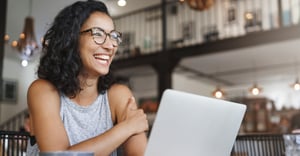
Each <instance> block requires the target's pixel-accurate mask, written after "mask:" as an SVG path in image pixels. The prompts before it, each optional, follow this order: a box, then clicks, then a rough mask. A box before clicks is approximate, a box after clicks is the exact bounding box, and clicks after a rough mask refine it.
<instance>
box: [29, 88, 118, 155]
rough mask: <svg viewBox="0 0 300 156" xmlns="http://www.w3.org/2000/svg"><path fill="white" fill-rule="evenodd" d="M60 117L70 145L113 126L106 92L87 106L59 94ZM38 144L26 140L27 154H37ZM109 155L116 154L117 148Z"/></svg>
mask: <svg viewBox="0 0 300 156" xmlns="http://www.w3.org/2000/svg"><path fill="white" fill-rule="evenodd" d="M60 98H61V108H60V117H61V119H62V121H63V123H64V126H65V129H66V131H67V135H68V137H69V142H70V144H71V145H74V144H77V143H79V142H81V141H83V140H86V139H89V138H92V137H95V136H97V135H99V134H102V133H104V132H106V131H107V130H109V129H111V128H112V127H113V122H112V119H111V112H110V107H109V102H108V97H107V92H105V93H104V94H99V96H98V97H97V99H96V100H95V101H94V102H93V103H92V104H91V105H89V106H80V105H78V104H76V103H74V102H72V101H71V100H70V99H69V98H68V97H67V96H65V95H63V94H61V97H60ZM38 152H39V149H38V146H37V144H34V145H33V146H31V145H30V142H28V147H27V156H38ZM110 156H117V150H115V151H113V153H112V154H111V155H110Z"/></svg>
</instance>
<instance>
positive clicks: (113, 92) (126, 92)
mask: <svg viewBox="0 0 300 156" xmlns="http://www.w3.org/2000/svg"><path fill="white" fill-rule="evenodd" d="M108 94H109V95H110V96H116V97H118V96H120V95H122V97H124V96H126V97H128V96H129V97H131V96H132V92H131V90H130V89H129V88H128V87H127V86H126V85H123V84H114V85H112V86H111V87H110V88H109V90H108Z"/></svg>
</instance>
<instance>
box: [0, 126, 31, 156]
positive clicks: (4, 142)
mask: <svg viewBox="0 0 300 156" xmlns="http://www.w3.org/2000/svg"><path fill="white" fill-rule="evenodd" d="M28 138H29V133H27V132H18V131H0V148H1V149H0V153H1V155H2V156H26V147H27V140H28Z"/></svg>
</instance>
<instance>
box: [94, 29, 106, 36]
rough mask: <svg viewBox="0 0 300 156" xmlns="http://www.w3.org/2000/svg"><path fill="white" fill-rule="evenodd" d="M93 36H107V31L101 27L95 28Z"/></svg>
mask: <svg viewBox="0 0 300 156" xmlns="http://www.w3.org/2000/svg"><path fill="white" fill-rule="evenodd" d="M93 36H96V37H103V36H105V33H104V31H102V30H100V29H94V30H93Z"/></svg>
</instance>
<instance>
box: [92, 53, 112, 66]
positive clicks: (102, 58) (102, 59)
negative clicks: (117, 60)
mask: <svg viewBox="0 0 300 156" xmlns="http://www.w3.org/2000/svg"><path fill="white" fill-rule="evenodd" d="M94 57H95V59H96V60H98V62H100V63H101V64H107V63H108V62H109V59H110V56H108V55H102V54H95V55H94Z"/></svg>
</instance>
